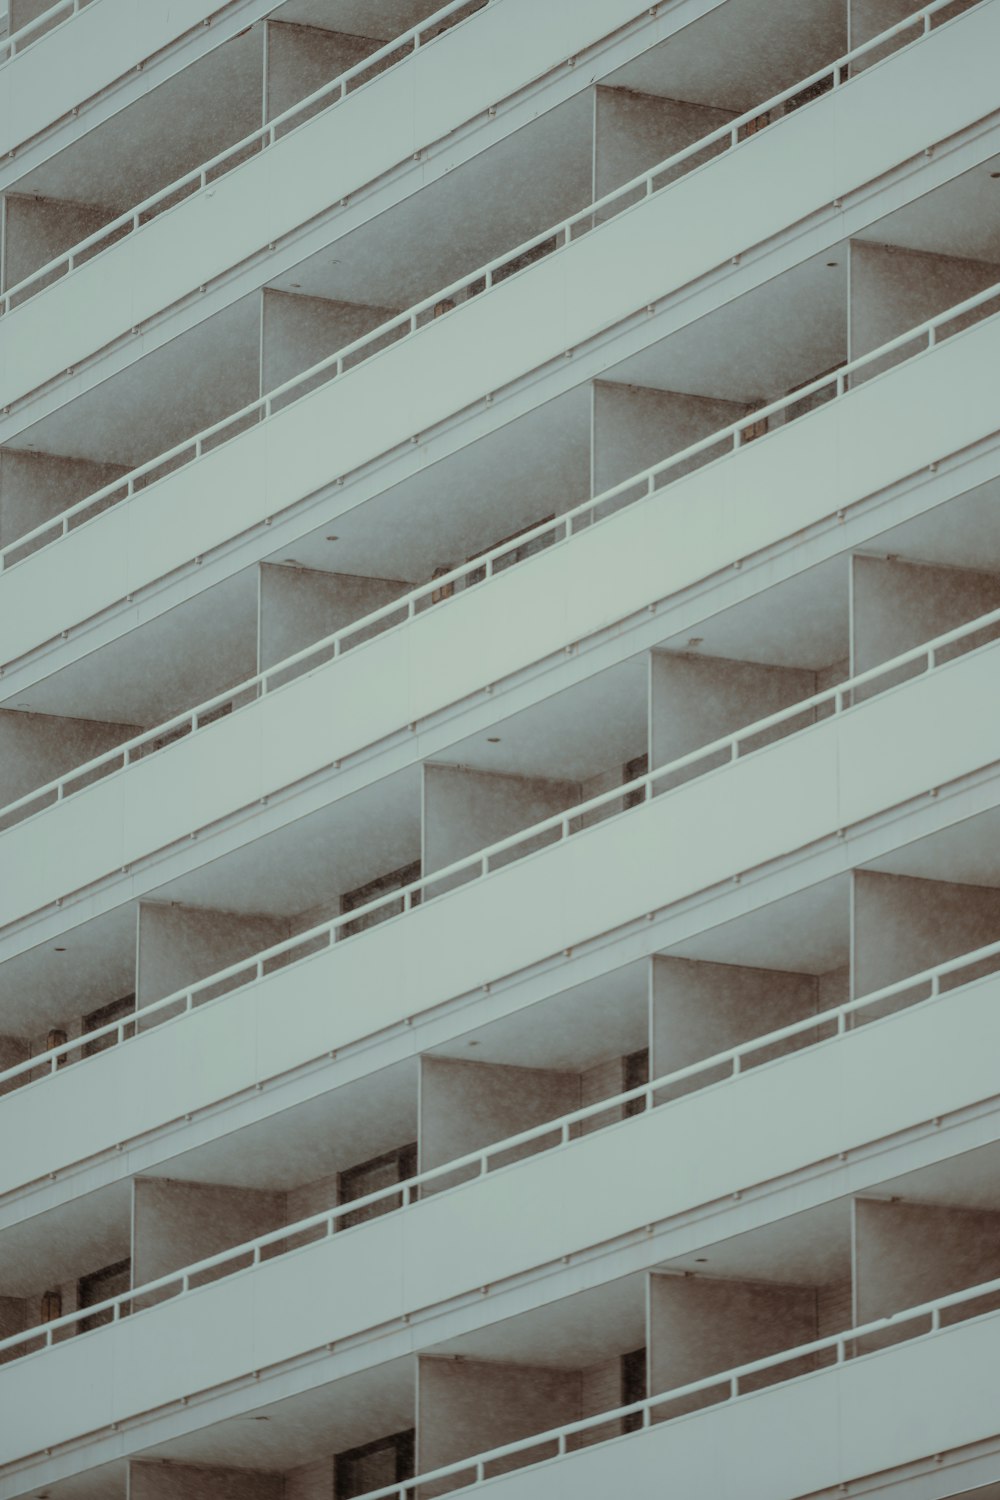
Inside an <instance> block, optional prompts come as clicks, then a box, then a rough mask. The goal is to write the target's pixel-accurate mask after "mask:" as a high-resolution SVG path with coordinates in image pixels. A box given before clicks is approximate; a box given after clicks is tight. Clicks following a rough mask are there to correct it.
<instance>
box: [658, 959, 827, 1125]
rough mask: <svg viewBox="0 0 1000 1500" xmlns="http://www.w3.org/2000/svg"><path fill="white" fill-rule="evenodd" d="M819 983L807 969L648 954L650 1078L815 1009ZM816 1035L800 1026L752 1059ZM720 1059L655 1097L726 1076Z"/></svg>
mask: <svg viewBox="0 0 1000 1500" xmlns="http://www.w3.org/2000/svg"><path fill="white" fill-rule="evenodd" d="M818 992H819V984H818V981H817V980H816V978H815V977H814V976H813V975H811V974H789V973H783V972H780V971H778V970H774V969H749V968H745V967H743V966H741V965H738V964H716V963H705V962H702V961H700V960H693V959H686V958H671V957H665V956H664V955H662V954H656V955H655V956H654V958H653V1007H652V1020H653V1046H652V1057H651V1063H652V1066H651V1069H650V1077H652V1078H658V1077H660V1076H661V1075H662V1074H664V1073H671V1072H673V1071H674V1070H675V1069H678V1068H685V1067H687V1066H689V1065H690V1064H691V1063H696V1062H700V1061H701V1060H702V1059H703V1058H706V1057H712V1056H713V1055H714V1054H715V1053H717V1052H725V1051H726V1049H727V1048H729V1047H735V1046H736V1045H737V1044H738V1043H739V1042H744V1041H749V1040H750V1038H752V1037H755V1036H765V1035H766V1034H767V1033H768V1032H769V1031H777V1030H778V1029H779V1028H780V1027H782V1026H790V1025H791V1024H792V1023H793V1022H795V1021H801V1020H804V1019H805V1017H806V1016H810V1015H815V1013H816V1011H817V1009H818V1008H819V1007H818V998H819V995H818ZM815 1040H817V1038H816V1035H815V1033H813V1032H805V1033H804V1035H803V1036H802V1038H801V1039H799V1038H796V1037H789V1038H788V1039H787V1040H786V1041H784V1042H778V1043H777V1044H776V1045H775V1046H774V1047H769V1048H767V1049H766V1050H764V1051H762V1052H761V1053H760V1054H759V1055H758V1056H757V1058H756V1059H755V1060H756V1061H759V1062H770V1061H771V1059H772V1058H775V1057H781V1056H783V1055H784V1054H785V1053H786V1052H794V1051H795V1050H796V1048H797V1047H800V1046H803V1045H807V1044H811V1043H812V1042H814V1041H815ZM731 1071H732V1070H731V1067H730V1066H729V1065H725V1064H724V1065H722V1066H721V1067H720V1068H718V1069H713V1070H710V1071H708V1072H705V1073H701V1074H696V1075H695V1076H694V1077H693V1078H691V1079H687V1080H682V1081H681V1082H680V1083H678V1084H675V1085H673V1086H672V1088H671V1089H668V1090H664V1091H663V1092H662V1094H660V1095H659V1097H660V1098H671V1097H676V1095H678V1094H683V1093H688V1092H690V1091H691V1090H692V1089H699V1088H704V1087H705V1085H706V1084H708V1083H714V1082H716V1081H717V1080H718V1079H720V1078H725V1077H728V1075H729V1073H730V1072H731Z"/></svg>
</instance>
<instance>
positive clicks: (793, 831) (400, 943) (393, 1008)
mask: <svg viewBox="0 0 1000 1500" xmlns="http://www.w3.org/2000/svg"><path fill="white" fill-rule="evenodd" d="M359 654H360V653H359ZM998 655H1000V646H997V645H994V646H988V647H985V648H984V650H983V651H982V652H981V653H979V655H978V656H976V657H964V658H962V659H961V660H959V661H956V662H953V663H951V664H949V665H948V666H946V667H944V668H942V669H941V670H940V671H939V672H937V673H935V674H933V675H932V676H931V677H924V678H920V679H919V680H917V681H914V682H912V683H907V684H905V685H904V686H903V687H902V688H901V689H900V690H898V691H897V692H895V693H892V694H886V695H884V696H883V697H881V698H876V699H873V700H872V701H871V702H868V703H865V704H862V705H860V706H859V707H858V708H857V709H853V710H851V711H850V712H849V713H846V714H844V715H842V716H840V717H839V718H838V719H827V720H825V721H823V722H822V723H820V724H817V725H815V726H813V728H812V729H810V730H808V731H807V732H806V733H804V734H802V735H798V736H794V737H792V738H791V739H789V740H784V741H781V742H780V743H779V744H776V745H771V746H768V747H767V748H766V749H764V750H762V751H760V752H759V753H758V754H757V755H753V756H750V757H748V758H747V759H746V760H741V761H738V762H737V763H736V764H735V765H734V766H732V767H731V768H729V769H727V770H725V771H724V772H721V773H718V774H714V775H710V776H706V777H702V778H701V779H700V780H698V781H694V782H691V783H689V784H687V785H685V786H684V787H681V788H678V789H677V790H676V791H675V792H672V793H670V794H669V795H667V796H663V797H658V798H656V799H655V801H653V802H652V803H651V804H650V805H649V806H648V807H646V808H645V809H640V810H634V811H633V812H632V813H630V814H629V816H628V817H623V818H618V819H609V820H608V821H606V822H604V823H602V824H600V825H599V826H597V827H596V828H592V829H589V830H588V831H587V832H585V833H582V834H579V835H576V836H575V837H574V838H571V839H569V840H567V841H566V842H565V843H564V844H561V845H558V846H554V847H553V848H551V849H547V850H545V851H542V852H541V853H539V854H538V855H536V856H534V857H531V858H527V859H525V860H523V861H521V862H519V863H518V864H516V865H512V866H511V867H510V868H509V869H502V870H500V871H498V872H497V873H495V874H494V875H492V876H491V877H490V878H489V879H488V880H484V881H481V882H476V883H475V884H471V885H468V886H465V887H463V888H462V889H460V890H455V891H452V892H449V893H448V894H446V895H443V896H440V897H439V898H437V899H436V900H432V901H429V902H427V903H426V904H424V905H422V906H420V907H419V908H418V909H417V910H416V911H414V912H413V913H411V914H410V915H408V916H407V917H405V918H402V919H401V920H399V921H394V922H387V923H385V924H384V925H383V926H382V927H380V928H379V929H378V930H377V931H373V932H371V933H365V934H362V935H361V936H359V937H357V938H354V939H352V940H351V941H349V942H343V943H337V944H335V945H334V946H333V948H331V949H329V950H327V951H326V952H324V953H322V954H318V955H315V956H314V957H312V958H311V959H309V960H306V961H303V962H302V963H300V964H297V965H295V966H293V967H289V968H287V969H284V970H282V971H281V972H279V973H275V974H272V975H269V976H268V977H267V978H266V979H265V981H264V982H263V983H262V984H259V985H256V986H254V987H253V988H251V989H249V990H243V991H242V992H241V993H239V994H237V995H234V997H233V998H232V1000H231V1001H229V1000H224V1001H220V1002H219V1003H218V1004H215V1005H209V1006H205V1007H203V1008H200V1009H198V1010H196V1011H195V1013H194V1014H193V1015H192V1016H190V1017H187V1018H185V1019H183V1020H181V1021H178V1022H173V1023H170V1024H169V1025H167V1026H163V1027H158V1028H155V1029H154V1030H153V1031H151V1032H150V1033H149V1034H148V1036H144V1037H142V1038H140V1039H139V1040H138V1041H134V1042H130V1043H128V1044H127V1046H125V1047H122V1048H117V1049H113V1050H112V1051H111V1052H108V1053H106V1054H103V1055H102V1056H101V1057H97V1058H93V1059H90V1060H88V1061H87V1063H86V1064H81V1065H78V1066H75V1067H73V1068H67V1069H64V1070H63V1072H62V1073H61V1074H58V1075H57V1076H56V1077H55V1078H54V1079H52V1080H50V1081H48V1082H47V1083H46V1084H45V1085H44V1087H42V1088H39V1089H24V1090H20V1091H19V1092H18V1093H16V1094H12V1095H11V1096H10V1097H9V1098H7V1099H5V1100H4V1101H3V1109H4V1111H5V1112H6V1119H7V1120H8V1121H9V1128H10V1129H12V1130H18V1131H19V1132H20V1136H19V1139H20V1140H21V1141H22V1142H23V1143H24V1145H23V1147H22V1149H21V1151H20V1152H19V1159H18V1163H17V1164H16V1165H15V1164H14V1163H13V1162H9V1163H0V1174H2V1173H4V1172H7V1173H14V1174H16V1177H17V1179H18V1180H22V1181H23V1180H30V1179H32V1178H34V1177H36V1176H42V1175H44V1174H45V1173H46V1172H48V1171H51V1170H53V1169H55V1168H58V1167H60V1166H62V1165H63V1158H64V1156H65V1147H64V1146H63V1145H62V1144H61V1143H59V1142H56V1141H54V1140H53V1139H52V1137H51V1132H50V1131H49V1130H48V1128H47V1127H46V1125H45V1122H46V1121H47V1120H48V1119H50V1118H51V1115H50V1111H52V1110H59V1111H62V1112H64V1117H66V1118H71V1119H73V1120H74V1121H76V1122H77V1123H76V1129H75V1133H74V1142H73V1149H74V1150H75V1151H76V1152H77V1153H78V1154H79V1156H81V1157H84V1156H87V1155H89V1154H90V1153H91V1152H94V1151H97V1150H102V1149H106V1148H107V1147H108V1146H109V1145H113V1144H114V1143H116V1142H117V1141H120V1140H123V1139H128V1138H130V1137H131V1136H132V1135H134V1134H137V1133H138V1132H140V1131H143V1130H147V1129H151V1128H153V1127H154V1126H155V1125H156V1124H158V1123H161V1122H162V1121H163V1120H173V1119H176V1118H177V1117H178V1116H179V1115H182V1114H184V1113H185V1112H186V1111H189V1110H194V1109H197V1108H199V1107H201V1106H202V1105H204V1104H206V1103H210V1102H213V1101H214V1100H217V1099H219V1098H222V1097H225V1096H226V1095H228V1094H230V1093H237V1092H239V1091H240V1090H241V1089H244V1088H249V1087H252V1085H253V1083H254V1082H255V1081H256V1079H258V1078H260V1077H265V1076H266V1077H274V1076H277V1075H278V1074H280V1073H281V1072H283V1071H285V1070H286V1069H288V1068H292V1067H297V1066H299V1065H300V1064H301V1063H303V1062H306V1061H310V1060H314V1059H316V1058H318V1057H320V1056H322V1055H323V1053H324V1052H327V1051H329V1050H330V1049H331V1048H337V1047H342V1046H344V1045H345V1044H346V1042H347V1041H349V1040H356V1039H357V1038H358V1037H359V1035H367V1034H371V1033H372V1032H374V1031H377V1030H379V1029H381V1028H382V1027H383V1026H387V1025H394V1024H398V1023H399V1022H401V1021H404V1020H405V1018H406V1017H407V1016H412V1015H415V1014H417V1013H418V1012H419V1011H422V1010H424V1009H426V1008H427V1007H428V1006H431V1005H437V1004H440V1003H441V1001H442V1000H444V999H446V998H447V997H448V996H452V995H461V994H464V993H465V992H467V991H471V990H477V989H479V988H480V987H481V986H482V985H483V984H484V983H485V982H487V981H493V980H496V979H497V978H498V977H499V976H501V975H503V974H509V973H512V972H514V971H516V970H517V969H519V968H521V967H522V966H524V965H527V964H530V963H536V962H538V961H539V960H541V959H545V958H549V957H551V956H553V955H555V954H558V953H559V952H560V951H561V950H562V949H565V948H572V947H574V946H575V945H576V944H578V943H580V942H582V941H584V940H586V939H588V938H590V937H592V936H593V935H594V934H595V933H599V932H608V931H611V930H613V929H614V928H615V927H617V926H619V925H620V924H622V923H624V922H628V921H632V920H634V919H635V918H636V917H640V916H642V915H643V914H644V913H646V912H648V911H650V910H655V909H657V908H659V907H661V906H666V905H667V904H669V903H670V902H674V901H679V900H681V899H683V898H684V897H685V896H687V895H690V894H692V893H693V892H696V891H702V890H705V889H707V888H708V887H710V886H712V885H714V884H716V883H717V882H719V881H723V880H730V879H731V878H732V875H733V873H734V871H740V870H744V869H749V868H751V867H753V866H756V865H759V864H763V863H766V862H767V861H768V860H771V859H776V858H778V857H780V856H783V855H785V854H788V853H790V852H792V851H794V850H798V849H801V848H803V847H804V846H805V845H807V844H809V843H811V842H813V841H814V840H816V839H821V838H828V837H832V836H833V835H835V833H836V831H837V830H838V829H839V828H843V827H850V826H851V825H852V824H853V823H855V822H856V821H859V820H860V819H863V818H867V817H870V816H872V815H873V814H875V813H877V812H879V811H882V810H884V809H885V808H887V807H896V806H898V805H899V804H900V803H903V802H905V801H906V800H908V799H909V798H912V797H915V796H917V795H923V794H924V793H926V791H927V789H928V788H929V787H932V786H941V785H943V784H944V783H946V782H947V781H949V780H951V779H952V778H953V777H957V776H959V775H963V774H965V773H966V772H968V771H970V770H974V769H976V768H978V767H982V766H983V765H986V764H989V763H991V762H992V760H993V759H994V758H995V755H996V744H997V741H998V737H1000V701H998V699H997V696H996V695H995V694H993V695H990V694H985V695H984V694H983V692H982V691H981V689H982V685H983V683H984V682H990V681H992V676H991V674H992V673H995V672H996V670H997V665H996V662H997V658H998ZM275 697H276V698H277V695H275ZM929 722H930V723H948V724H949V725H950V727H951V731H952V732H951V733H950V734H948V735H942V736H938V735H934V736H931V735H927V734H926V733H925V732H924V729H925V726H926V724H927V723H929ZM210 732H211V731H207V733H210ZM285 732H286V733H287V727H286V730H285ZM151 764H155V762H152V763H151ZM83 795H87V794H83ZM76 800H78V799H71V802H70V803H69V804H67V806H68V807H72V805H73V801H76ZM47 816H48V815H47V814H42V815H41V819H44V818H46V817H47ZM708 826H720V827H724V828H725V829H726V830H727V837H726V838H725V839H706V838H705V837H704V830H705V828H706V827H708ZM14 831H15V832H16V830H14ZM6 837H10V835H9V834H8V835H6ZM609 869H614V870H615V879H614V881H609V880H608V879H607V871H608V870H609ZM181 930H183V929H181ZM456 932H461V933H463V934H464V941H463V942H461V943H457V942H456V941H455V934H456ZM911 946H912V945H911ZM167 977H168V975H167V974H166V973H164V974H163V975H162V979H163V980H164V981H165V980H166V979H167ZM873 977H877V975H875V976H873ZM859 982H864V983H865V984H866V987H870V983H869V982H868V980H867V979H866V980H864V981H859ZM879 982H881V981H879ZM333 993H336V994H345V995H351V994H354V995H363V996H364V998H365V1004H364V1006H360V1007H358V1006H354V1005H344V1006H339V1005H331V1004H330V995H331V994H333ZM948 998H949V1003H954V1002H953V1000H952V997H948ZM902 1020H903V1018H902V1017H900V1018H899V1023H900V1024H901V1023H902ZM866 1029H867V1030H873V1031H874V1030H878V1029H880V1028H866ZM886 1029H888V1028H886ZM135 1047H142V1048H149V1047H152V1048H153V1049H154V1050H153V1051H152V1052H143V1053H141V1054H137V1053H134V1052H133V1051H132V1050H131V1049H132V1048H135ZM952 1050H953V1049H952V1048H951V1046H950V1044H949V1055H951V1052H952ZM116 1054H120V1060H119V1057H118V1055H116ZM205 1057H210V1058H211V1059H212V1065H211V1067H210V1068H209V1067H202V1066H198V1067H194V1066H192V1065H191V1059H192V1058H205ZM146 1058H148V1059H149V1061H148V1062H147V1061H145V1059H146ZM967 1061H968V1060H967ZM88 1069H101V1070H102V1071H101V1075H100V1076H101V1078H103V1079H105V1080H106V1083H101V1082H100V1081H99V1079H98V1074H97V1073H94V1074H90V1073H88ZM773 1071H774V1070H773V1069H769V1070H768V1073H769V1074H773ZM947 1071H948V1072H949V1074H950V1070H947ZM965 1078H966V1075H965V1071H964V1068H963V1069H961V1070H958V1071H957V1073H956V1075H955V1078H954V1082H956V1083H957V1084H962V1083H963V1082H964V1080H965ZM137 1079H141V1088H137V1087H136V1081H137ZM941 1081H943V1080H939V1082H941ZM882 1092H883V1091H882V1090H881V1089H880V1090H879V1093H880V1094H881V1093H882ZM931 1092H932V1093H933V1092H934V1089H933V1088H931ZM988 1092H989V1090H987V1093H988ZM981 1097H985V1095H984V1096H981ZM95 1100H97V1101H104V1103H103V1104H101V1105H100V1107H97V1106H95ZM886 1102H888V1101H886ZM921 1107H922V1110H923V1113H922V1115H921V1118H926V1117H927V1115H928V1114H935V1113H946V1111H945V1110H943V1109H930V1107H929V1106H928V1105H927V1103H926V1101H924V1103H923V1104H922V1106H921ZM835 1149H840V1148H839V1147H838V1148H835ZM7 1183H10V1185H11V1186H13V1185H15V1184H14V1183H13V1182H11V1181H10V1178H9V1177H4V1176H2V1175H0V1189H2V1190H4V1191H6V1190H7V1187H6V1184H7Z"/></svg>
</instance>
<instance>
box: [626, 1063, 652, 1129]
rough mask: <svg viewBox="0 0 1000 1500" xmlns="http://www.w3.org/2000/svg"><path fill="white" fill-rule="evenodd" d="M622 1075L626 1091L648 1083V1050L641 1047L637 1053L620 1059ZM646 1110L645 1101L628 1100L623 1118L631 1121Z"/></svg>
mask: <svg viewBox="0 0 1000 1500" xmlns="http://www.w3.org/2000/svg"><path fill="white" fill-rule="evenodd" d="M622 1064H623V1066H622V1073H623V1076H624V1083H625V1088H626V1090H628V1089H637V1088H639V1087H640V1086H641V1085H642V1084H644V1083H648V1082H649V1048H648V1047H643V1048H642V1049H641V1051H639V1052H630V1053H629V1054H628V1056H627V1057H624V1058H623V1059H622ZM645 1108H646V1101H645V1099H630V1100H629V1101H628V1103H627V1104H626V1105H625V1118H626V1120H628V1119H631V1117H632V1116H633V1115H641V1114H642V1112H643V1110H644V1109H645Z"/></svg>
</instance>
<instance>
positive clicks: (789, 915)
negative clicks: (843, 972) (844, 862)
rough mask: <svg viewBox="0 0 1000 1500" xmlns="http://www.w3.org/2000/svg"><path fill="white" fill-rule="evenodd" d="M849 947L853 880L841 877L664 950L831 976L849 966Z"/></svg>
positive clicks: (679, 955) (714, 960)
mask: <svg viewBox="0 0 1000 1500" xmlns="http://www.w3.org/2000/svg"><path fill="white" fill-rule="evenodd" d="M849 944H850V882H849V878H848V876H846V875H839V876H837V877H836V878H835V879H833V880H826V881H823V882H822V883H821V884H819V885H814V886H807V887H806V888H805V889H803V890H801V891H796V893H795V894H794V895H792V896H786V897H785V898H784V900H782V901H774V902H772V903H771V904H770V905H769V906H764V907H760V908H759V909H758V910H757V911H752V912H749V913H748V914H747V915H746V916H744V917H737V918H736V919H735V921H732V922H726V923H723V924H722V925H721V926H719V927H712V928H709V929H708V930H707V931H706V932H700V933H698V934H697V936H695V937H692V938H687V939H686V940H685V941H684V942H682V943H677V944H676V945H675V946H674V947H672V948H666V949H664V950H663V951H664V953H665V954H667V955H668V956H670V957H673V958H695V959H702V960H705V961H707V962H711V963H719V964H740V965H744V966H746V967H747V968H751V969H778V970H781V971H783V972H786V973H790V974H828V973H830V972H831V971H832V970H833V969H839V968H842V967H843V966H844V965H845V964H846V963H847V962H848V960H849V956H850V947H849Z"/></svg>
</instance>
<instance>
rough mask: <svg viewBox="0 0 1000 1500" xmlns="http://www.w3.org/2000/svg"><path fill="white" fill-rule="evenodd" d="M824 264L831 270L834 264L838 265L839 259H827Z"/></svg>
mask: <svg viewBox="0 0 1000 1500" xmlns="http://www.w3.org/2000/svg"><path fill="white" fill-rule="evenodd" d="M826 264H827V268H828V269H829V270H831V271H832V270H833V268H834V266H839V265H840V261H839V260H828V261H827V263H826Z"/></svg>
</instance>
